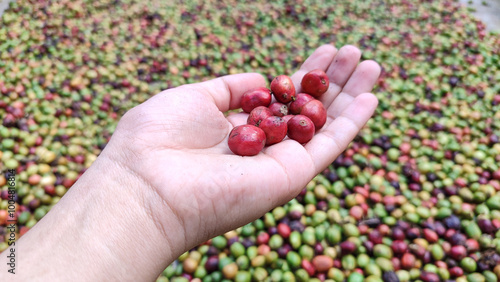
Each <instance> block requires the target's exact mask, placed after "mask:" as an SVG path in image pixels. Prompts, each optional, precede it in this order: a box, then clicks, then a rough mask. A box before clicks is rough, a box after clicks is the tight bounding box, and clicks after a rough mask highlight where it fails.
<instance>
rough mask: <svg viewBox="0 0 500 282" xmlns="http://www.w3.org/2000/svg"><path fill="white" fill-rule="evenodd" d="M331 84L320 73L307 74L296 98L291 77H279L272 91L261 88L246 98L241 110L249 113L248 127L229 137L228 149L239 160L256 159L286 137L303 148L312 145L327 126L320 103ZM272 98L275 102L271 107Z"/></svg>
mask: <svg viewBox="0 0 500 282" xmlns="http://www.w3.org/2000/svg"><path fill="white" fill-rule="evenodd" d="M329 85H330V82H329V80H328V76H327V75H326V73H325V72H324V71H322V70H320V69H316V70H312V71H310V72H308V73H307V74H306V75H304V77H303V78H302V81H301V87H302V91H303V93H299V94H295V87H294V85H293V83H292V80H291V78H290V77H288V76H286V75H279V76H277V77H275V78H274V79H273V81H272V82H271V89H267V88H265V87H259V88H255V89H251V90H249V91H247V92H245V93H244V94H243V97H242V101H241V108H242V109H243V111H244V112H246V113H249V116H248V120H247V124H245V125H239V126H236V127H234V128H233V130H231V132H230V133H229V138H228V145H229V149H230V150H231V151H232V152H233V153H235V154H236V155H240V156H255V155H257V154H258V153H259V152H260V151H261V150H262V149H263V148H264V146H270V145H273V144H276V143H279V142H281V141H282V140H283V139H284V138H285V137H286V136H287V135H288V137H289V138H290V139H293V140H295V141H297V142H299V143H301V144H304V143H307V142H309V140H311V139H312V138H313V136H314V134H315V132H317V131H318V130H319V129H320V128H321V127H323V125H325V123H326V109H325V107H324V106H323V103H321V101H319V100H317V98H319V97H320V96H321V95H322V94H323V93H325V92H326V91H327V90H328V86H329ZM272 95H274V97H275V98H276V101H277V102H275V103H272V104H271V100H272Z"/></svg>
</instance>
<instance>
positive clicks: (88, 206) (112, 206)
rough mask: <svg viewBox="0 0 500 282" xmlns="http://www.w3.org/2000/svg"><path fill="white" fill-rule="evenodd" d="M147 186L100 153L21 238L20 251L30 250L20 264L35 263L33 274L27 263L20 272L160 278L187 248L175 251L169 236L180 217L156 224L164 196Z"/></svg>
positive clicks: (72, 276) (94, 277) (47, 276)
mask: <svg viewBox="0 0 500 282" xmlns="http://www.w3.org/2000/svg"><path fill="white" fill-rule="evenodd" d="M145 185H146V186H147V184H145V183H143V180H142V179H140V178H139V177H137V175H134V174H133V173H131V172H130V171H127V169H126V167H123V166H121V165H120V163H118V162H115V161H113V160H112V159H111V158H108V157H106V156H101V157H99V158H98V159H97V160H96V161H95V163H94V164H93V165H92V166H91V167H90V168H89V169H88V170H87V171H86V172H85V173H84V174H83V175H82V176H81V178H80V179H79V180H78V181H77V183H75V185H73V187H72V188H71V189H70V190H69V191H68V193H67V194H66V195H65V196H64V197H63V198H62V199H61V201H60V202H59V203H58V204H57V205H56V206H54V207H53V208H52V210H51V211H50V212H49V213H48V214H47V215H46V216H45V217H44V218H43V219H42V220H41V221H40V222H39V223H38V224H36V225H35V226H34V227H33V228H32V230H30V231H29V232H28V233H27V234H25V235H24V236H23V237H22V238H21V239H20V240H19V242H18V243H17V242H16V245H17V246H18V250H19V254H23V253H24V254H27V255H24V256H23V255H20V263H19V265H20V266H22V265H24V266H25V267H27V266H28V265H29V266H30V268H29V273H28V268H24V270H23V269H22V268H23V267H21V268H20V269H19V274H20V275H21V276H22V277H24V278H30V276H32V278H36V279H42V277H43V278H45V279H46V280H49V279H54V278H56V279H61V280H103V278H104V277H108V278H109V277H113V278H117V279H119V278H123V279H126V280H130V279H131V278H132V277H133V278H136V279H134V280H144V279H145V278H149V280H152V279H155V278H156V277H155V275H157V274H159V273H160V272H161V271H162V270H163V268H164V267H165V266H166V265H168V264H169V263H170V262H172V261H173V260H174V259H175V258H176V257H177V256H178V255H180V254H181V253H182V252H183V250H178V249H174V248H175V244H171V243H170V242H171V241H173V240H175V239H174V238H168V237H167V235H170V234H175V233H178V230H175V232H171V233H169V234H167V233H166V232H165V230H167V228H168V227H167V226H166V224H167V225H168V224H172V226H174V222H175V220H172V221H170V222H169V221H168V220H167V221H163V222H156V221H157V220H158V221H159V220H160V219H156V218H154V215H155V214H157V213H153V212H152V210H153V209H154V208H156V207H160V205H161V200H159V199H160V198H159V197H155V195H154V191H153V190H150V189H149V188H148V187H144V186H145ZM162 220H164V218H162ZM172 231H174V230H172ZM41 238H43V239H41ZM28 254H29V255H28ZM47 257H50V258H49V259H47ZM35 265H36V267H32V266H35ZM23 273H24V274H23ZM61 273H64V275H66V276H65V277H61V276H60V275H61ZM25 274H26V277H25ZM44 275H45V276H44ZM75 278H76V279H75Z"/></svg>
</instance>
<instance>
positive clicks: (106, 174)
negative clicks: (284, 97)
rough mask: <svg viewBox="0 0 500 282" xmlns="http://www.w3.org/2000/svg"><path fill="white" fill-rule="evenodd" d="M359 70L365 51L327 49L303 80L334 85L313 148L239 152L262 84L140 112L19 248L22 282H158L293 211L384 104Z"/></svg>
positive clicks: (211, 90)
mask: <svg viewBox="0 0 500 282" xmlns="http://www.w3.org/2000/svg"><path fill="white" fill-rule="evenodd" d="M359 58H360V51H359V50H358V49H357V48H355V47H352V46H346V47H343V48H341V49H340V50H339V51H338V52H337V50H336V49H335V48H334V47H333V46H330V45H325V46H322V47H320V48H318V49H317V50H316V51H315V52H314V53H313V54H312V55H311V57H309V58H308V59H307V60H306V62H305V63H304V64H303V66H302V67H301V69H300V70H299V71H298V72H297V73H295V74H294V75H293V76H292V80H293V81H294V84H295V87H296V90H297V91H300V81H301V78H302V77H303V76H304V74H306V73H307V72H308V71H310V70H312V69H316V68H319V69H322V70H325V71H326V73H327V75H328V76H329V79H330V88H329V90H328V91H327V93H325V94H324V95H323V96H322V97H321V100H322V102H323V103H324V105H325V107H326V108H327V112H328V119H327V123H326V125H325V126H324V127H323V128H322V129H321V130H320V131H319V132H318V133H317V134H316V135H315V136H314V138H313V139H312V140H311V141H309V142H308V143H307V144H306V145H305V146H302V145H300V144H299V143H297V142H296V141H293V140H284V141H282V142H280V143H278V144H275V145H272V146H269V147H267V148H264V150H263V151H262V152H261V153H259V154H258V155H256V156H252V157H241V156H237V155H234V154H232V153H231V151H230V150H229V148H228V145H227V137H228V134H229V132H230V131H231V129H232V128H233V127H234V126H236V125H239V124H244V123H245V122H246V118H247V114H244V113H238V114H233V115H229V116H227V117H226V116H224V114H223V112H226V111H228V110H230V109H235V108H239V107H240V105H239V103H240V100H241V96H242V94H243V93H244V92H245V91H246V90H248V89H251V88H255V87H261V86H265V80H264V79H263V78H262V76H260V75H258V74H239V75H231V76H225V77H222V78H218V79H214V80H210V81H207V82H203V83H198V84H191V85H185V86H181V87H178V88H175V89H171V90H167V91H164V92H162V93H160V94H158V95H156V96H154V97H152V98H151V99H149V100H148V101H146V102H145V103H143V104H141V105H139V106H138V107H136V108H134V109H132V110H130V111H129V112H128V113H127V114H125V116H123V118H122V119H121V121H120V122H119V125H118V127H117V129H116V131H115V133H114V134H113V137H112V138H111V140H110V142H109V143H108V145H107V146H106V148H105V149H104V150H103V152H102V153H101V155H100V156H99V157H98V158H97V160H96V161H95V162H94V163H93V164H92V166H91V167H90V168H89V169H88V170H87V171H86V172H85V173H84V174H83V175H82V176H81V177H80V179H79V180H78V181H77V182H76V183H75V184H74V185H73V186H72V187H71V189H70V190H69V191H68V193H66V195H65V196H64V197H63V198H62V199H61V200H60V201H59V203H58V204H57V205H55V206H54V207H53V208H52V209H51V211H50V212H49V213H48V214H47V215H46V216H44V217H43V219H42V220H41V221H40V222H39V223H37V224H36V225H35V226H34V227H33V228H31V229H30V231H29V232H27V233H26V234H25V235H23V236H22V237H21V238H20V239H19V241H16V245H15V246H16V250H17V251H18V252H19V253H21V254H29V255H22V256H20V257H19V265H29V266H30V268H29V269H25V268H23V271H20V273H19V274H16V277H18V278H20V279H21V280H42V281H45V280H48V281H68V280H69V281H72V280H75V279H76V280H78V281H100V280H103V279H104V280H109V279H110V278H112V279H114V280H116V281H120V280H132V281H135V280H139V281H144V280H153V279H155V278H156V277H157V275H158V274H159V273H160V272H161V271H163V270H164V269H165V267H167V266H168V264H170V263H171V262H172V261H173V260H175V259H176V258H177V257H178V256H179V255H181V254H182V253H183V252H185V251H187V250H189V249H190V248H191V247H193V246H195V245H197V244H199V243H202V242H203V241H205V240H207V239H209V238H211V237H213V236H215V235H218V234H221V233H223V232H225V231H228V230H231V229H234V228H237V227H239V226H241V225H243V224H245V223H248V222H250V221H252V220H254V219H256V218H258V217H260V216H262V215H263V214H264V213H265V212H267V211H269V210H270V209H272V208H273V207H275V206H277V205H279V204H283V203H286V202H287V201H289V200H290V199H292V198H293V197H295V196H296V195H297V194H298V193H299V192H300V191H301V190H302V188H303V187H304V186H305V185H306V184H307V182H308V181H310V180H311V179H312V178H313V177H314V176H315V175H316V174H317V173H319V172H320V171H322V170H323V169H324V168H325V167H327V166H328V165H329V164H330V163H331V162H332V161H333V160H334V159H335V158H336V157H337V156H338V155H339V154H340V153H341V152H342V151H343V150H344V149H345V148H346V147H347V145H348V144H349V142H350V141H351V140H352V139H353V138H354V137H355V136H356V134H357V133H358V132H359V130H360V129H361V127H362V126H363V125H364V124H365V123H366V121H367V120H368V119H369V118H370V116H371V115H372V114H373V111H374V110H375V107H376V106H377V99H376V98H375V96H373V94H370V93H367V92H369V91H370V90H371V89H372V87H373V85H374V83H375V81H376V80H377V78H378V76H379V73H380V67H379V66H378V64H377V63H375V62H373V61H365V62H362V63H360V64H359V65H358V62H359ZM41 238H43V240H41ZM47 254H50V259H47ZM4 275H5V274H4ZM1 276H2V274H1V273H0V280H2V278H3V277H1ZM4 280H5V279H4Z"/></svg>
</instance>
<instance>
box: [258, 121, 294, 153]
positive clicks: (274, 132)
mask: <svg viewBox="0 0 500 282" xmlns="http://www.w3.org/2000/svg"><path fill="white" fill-rule="evenodd" d="M259 128H260V129H262V130H264V132H265V133H266V146H268V145H272V144H276V143H279V142H281V140H283V139H284V138H285V136H286V133H287V130H288V126H287V124H286V122H285V120H284V119H282V118H280V117H277V116H271V117H267V118H266V119H264V120H263V121H262V122H261V123H260V125H259Z"/></svg>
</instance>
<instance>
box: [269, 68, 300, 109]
mask: <svg viewBox="0 0 500 282" xmlns="http://www.w3.org/2000/svg"><path fill="white" fill-rule="evenodd" d="M271 92H272V93H273V94H274V97H276V100H277V101H278V102H280V103H283V104H287V103H289V102H291V101H292V100H293V99H294V98H295V86H294V85H293V82H292V79H291V78H290V77H289V76H287V75H284V74H282V75H278V76H277V77H275V78H274V79H273V81H271Z"/></svg>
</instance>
